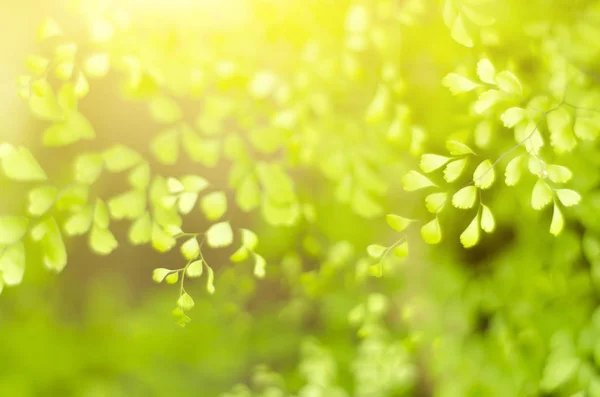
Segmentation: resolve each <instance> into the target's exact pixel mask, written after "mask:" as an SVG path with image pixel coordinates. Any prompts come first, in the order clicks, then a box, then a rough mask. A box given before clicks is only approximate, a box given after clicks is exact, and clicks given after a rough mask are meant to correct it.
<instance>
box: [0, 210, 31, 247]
mask: <svg viewBox="0 0 600 397" xmlns="http://www.w3.org/2000/svg"><path fill="white" fill-rule="evenodd" d="M28 226H29V218H27V217H24V216H2V217H0V246H1V245H11V244H15V243H17V242H18V241H19V240H21V239H22V238H23V237H25V234H26V233H27V228H28ZM0 252H1V250H0Z"/></svg>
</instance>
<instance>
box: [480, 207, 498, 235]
mask: <svg viewBox="0 0 600 397" xmlns="http://www.w3.org/2000/svg"><path fill="white" fill-rule="evenodd" d="M481 228H482V229H483V231H484V232H486V233H492V232H493V231H494V229H495V228H496V221H495V220H494V214H492V211H491V210H490V209H489V208H488V207H487V206H485V205H483V204H482V205H481Z"/></svg>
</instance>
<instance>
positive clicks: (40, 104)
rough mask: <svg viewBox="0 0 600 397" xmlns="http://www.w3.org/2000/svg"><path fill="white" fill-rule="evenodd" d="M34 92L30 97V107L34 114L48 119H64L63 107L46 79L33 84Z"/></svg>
mask: <svg viewBox="0 0 600 397" xmlns="http://www.w3.org/2000/svg"><path fill="white" fill-rule="evenodd" d="M32 88H33V92H32V94H31V96H30V97H29V109H30V110H31V112H32V113H33V115H34V116H36V117H38V118H39V119H42V120H46V121H56V122H58V121H63V110H62V109H61V107H60V105H59V103H58V101H57V99H56V96H55V95H54V90H53V89H52V86H51V85H50V83H48V82H47V81H46V80H43V79H42V80H37V81H36V82H34V83H33V85H32Z"/></svg>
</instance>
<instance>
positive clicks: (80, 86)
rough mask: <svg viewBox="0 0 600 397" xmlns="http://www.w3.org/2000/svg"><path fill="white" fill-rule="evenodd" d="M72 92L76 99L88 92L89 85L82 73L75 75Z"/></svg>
mask: <svg viewBox="0 0 600 397" xmlns="http://www.w3.org/2000/svg"><path fill="white" fill-rule="evenodd" d="M73 92H74V93H75V96H76V97H77V98H83V97H84V96H86V95H87V94H88V93H89V92H90V85H89V83H88V81H87V79H86V78H85V75H84V74H83V73H82V72H79V73H78V74H77V79H76V80H75V85H74V86H73Z"/></svg>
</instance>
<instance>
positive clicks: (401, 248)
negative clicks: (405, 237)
mask: <svg viewBox="0 0 600 397" xmlns="http://www.w3.org/2000/svg"><path fill="white" fill-rule="evenodd" d="M394 255H396V256H397V257H398V258H405V257H407V256H408V242H407V241H404V242H402V243H401V244H400V245H398V246H396V247H395V248H394Z"/></svg>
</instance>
